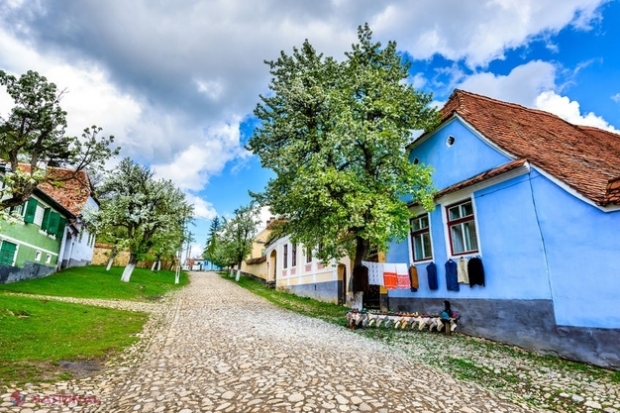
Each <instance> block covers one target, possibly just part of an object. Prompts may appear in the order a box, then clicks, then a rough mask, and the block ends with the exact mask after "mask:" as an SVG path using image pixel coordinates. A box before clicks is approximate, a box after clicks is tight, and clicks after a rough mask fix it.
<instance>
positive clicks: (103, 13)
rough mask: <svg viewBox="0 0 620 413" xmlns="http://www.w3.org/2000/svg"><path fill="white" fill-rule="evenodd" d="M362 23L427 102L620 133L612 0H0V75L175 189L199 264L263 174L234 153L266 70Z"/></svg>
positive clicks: (340, 48) (618, 31) (334, 41)
mask: <svg viewBox="0 0 620 413" xmlns="http://www.w3.org/2000/svg"><path fill="white" fill-rule="evenodd" d="M366 22H367V23H369V24H370V27H371V29H372V30H373V33H374V36H373V37H374V39H375V40H378V41H381V42H382V43H383V44H386V43H387V42H388V41H390V40H394V41H396V43H397V48H398V50H399V51H400V52H401V53H402V54H403V57H404V58H407V59H409V60H410V61H411V62H412V68H411V71H410V74H411V76H410V79H409V82H411V83H412V84H413V85H414V87H415V88H416V89H418V90H420V91H424V92H427V93H428V92H430V93H433V96H434V103H433V104H434V105H437V106H440V105H441V104H442V103H443V102H445V101H446V100H447V99H448V97H449V96H450V94H451V93H452V91H453V90H454V89H455V88H460V89H465V90H468V91H471V92H475V93H479V94H483V95H486V96H490V97H493V98H496V99H501V100H505V101H509V102H514V103H518V104H521V105H524V106H527V107H532V108H538V109H542V110H546V111H549V112H552V113H555V114H556V115H558V116H560V117H562V118H564V119H566V120H568V121H569V122H572V123H578V124H586V125H591V126H596V127H600V128H604V129H608V130H612V131H616V132H618V131H620V52H618V50H620V47H619V43H620V0H562V1H558V0H486V1H476V2H473V1H472V2H469V1H462V0H443V1H437V0H385V1H376V0H315V1H307V0H286V1H285V0H255V1H252V2H249V1H244V0H208V1H198V0H132V1H126V0H106V1H100V0H55V1H45V0H0V69H1V70H4V71H6V72H8V73H11V74H14V75H16V76H19V75H21V74H23V73H25V72H26V71H28V70H34V71H37V72H39V73H40V74H42V75H44V76H46V77H47V79H48V80H50V81H52V82H54V83H55V84H56V85H57V86H58V87H59V89H61V90H66V92H67V93H66V94H65V96H64V98H63V100H62V102H61V106H62V107H63V109H64V110H66V111H67V113H68V115H67V119H68V133H69V134H71V135H80V134H81V131H82V130H83V129H84V128H85V127H87V126H90V125H93V124H96V125H98V126H101V127H103V133H104V134H105V135H114V137H115V142H116V143H118V144H119V145H120V146H121V148H122V150H121V155H120V156H119V158H118V159H116V160H114V161H112V162H111V163H110V167H113V166H114V163H115V162H116V163H117V162H118V161H120V159H122V158H123V157H131V158H132V159H133V160H134V161H136V162H138V163H140V164H142V165H145V166H148V167H150V168H151V169H152V170H153V171H154V173H155V175H156V177H158V178H165V179H171V180H172V181H173V182H175V184H176V185H177V186H178V187H179V188H181V189H182V190H183V191H185V193H186V195H187V199H188V200H189V201H190V202H191V203H192V204H193V205H194V208H195V212H196V216H197V218H196V220H195V226H193V227H192V228H191V231H192V233H193V234H194V237H195V239H196V242H195V243H194V245H193V246H192V255H193V256H196V255H197V254H199V252H200V251H201V250H202V248H203V246H204V244H205V241H206V238H207V234H208V224H209V222H210V220H211V219H213V217H215V216H216V215H220V216H222V215H224V216H229V215H230V214H232V213H233V211H234V210H235V209H236V208H238V207H240V206H242V205H246V204H248V203H249V202H250V200H251V198H250V196H249V193H248V191H253V192H260V191H261V190H262V189H263V188H264V187H265V185H266V183H267V181H268V180H269V179H270V177H272V176H273V175H272V172H271V171H270V170H268V169H263V168H262V167H261V164H260V160H259V159H258V158H257V157H256V156H254V155H253V154H252V153H250V152H248V151H247V150H246V149H245V147H244V145H245V143H247V140H248V139H249V137H250V136H251V135H252V130H253V128H254V127H255V126H256V124H257V123H256V119H255V117H254V116H253V110H254V108H255V107H256V104H257V103H258V102H259V95H260V94H265V93H268V86H269V81H270V75H269V72H268V67H267V65H265V64H264V61H265V60H274V59H276V58H277V57H278V55H279V53H280V51H284V52H286V53H290V52H291V51H292V49H293V47H295V46H297V47H299V46H301V45H302V43H303V42H304V40H306V39H308V40H309V41H310V43H311V44H312V45H313V46H314V47H315V49H317V50H318V51H320V52H323V53H324V54H325V55H327V56H333V57H335V58H337V59H342V58H344V53H345V52H346V51H348V50H349V49H350V47H351V44H352V43H354V42H356V40H357V27H358V26H359V25H362V24H364V23H366ZM11 106H12V104H11V100H10V98H9V97H8V95H6V92H5V90H2V89H0V116H2V115H4V114H6V113H7V112H8V110H9V109H10V108H11ZM267 217H268V211H264V213H263V218H267Z"/></svg>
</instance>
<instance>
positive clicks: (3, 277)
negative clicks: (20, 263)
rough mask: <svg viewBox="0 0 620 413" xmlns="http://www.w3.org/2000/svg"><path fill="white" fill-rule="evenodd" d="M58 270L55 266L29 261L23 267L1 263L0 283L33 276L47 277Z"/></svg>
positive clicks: (28, 278) (27, 278)
mask: <svg viewBox="0 0 620 413" xmlns="http://www.w3.org/2000/svg"><path fill="white" fill-rule="evenodd" d="M54 272H56V268H55V267H48V266H47V265H41V264H36V263H34V262H29V261H27V262H26V263H25V264H24V267H23V268H18V267H13V266H9V265H0V284H8V283H12V282H17V281H24V280H30V279H33V278H42V277H47V276H48V275H50V274H53V273H54Z"/></svg>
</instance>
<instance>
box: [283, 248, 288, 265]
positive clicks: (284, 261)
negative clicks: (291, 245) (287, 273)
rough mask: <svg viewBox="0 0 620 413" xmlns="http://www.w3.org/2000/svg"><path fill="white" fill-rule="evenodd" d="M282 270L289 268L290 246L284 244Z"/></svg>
mask: <svg viewBox="0 0 620 413" xmlns="http://www.w3.org/2000/svg"><path fill="white" fill-rule="evenodd" d="M282 257H283V261H282V268H287V267H288V244H284V252H283V253H282Z"/></svg>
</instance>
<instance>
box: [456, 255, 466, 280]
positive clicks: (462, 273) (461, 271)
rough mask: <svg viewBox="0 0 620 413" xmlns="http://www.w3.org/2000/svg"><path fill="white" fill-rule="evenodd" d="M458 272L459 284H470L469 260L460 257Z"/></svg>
mask: <svg viewBox="0 0 620 413" xmlns="http://www.w3.org/2000/svg"><path fill="white" fill-rule="evenodd" d="M457 274H458V280H459V284H469V274H468V272H467V261H466V260H465V258H464V257H461V258H459V263H458V269H457Z"/></svg>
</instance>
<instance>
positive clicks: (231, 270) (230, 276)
mask: <svg viewBox="0 0 620 413" xmlns="http://www.w3.org/2000/svg"><path fill="white" fill-rule="evenodd" d="M232 276H233V267H232V266H231V267H230V272H229V273H228V278H232Z"/></svg>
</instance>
